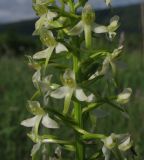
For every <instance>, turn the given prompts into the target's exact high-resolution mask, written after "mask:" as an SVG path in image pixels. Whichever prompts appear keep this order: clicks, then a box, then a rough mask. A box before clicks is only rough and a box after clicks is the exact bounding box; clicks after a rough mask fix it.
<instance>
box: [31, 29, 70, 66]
mask: <svg viewBox="0 0 144 160" xmlns="http://www.w3.org/2000/svg"><path fill="white" fill-rule="evenodd" d="M40 38H41V40H42V41H43V43H44V44H45V45H46V46H47V47H48V48H46V49H45V50H42V51H39V52H37V53H35V54H34V55H33V59H36V60H39V59H46V62H45V68H46V66H47V64H48V62H49V59H50V57H51V55H52V53H53V51H54V50H55V52H56V53H61V52H67V51H68V49H67V48H66V47H65V46H64V45H63V44H62V43H60V42H57V41H56V40H55V38H54V36H53V33H52V32H51V31H49V30H47V29H46V28H43V30H42V31H41V33H40Z"/></svg>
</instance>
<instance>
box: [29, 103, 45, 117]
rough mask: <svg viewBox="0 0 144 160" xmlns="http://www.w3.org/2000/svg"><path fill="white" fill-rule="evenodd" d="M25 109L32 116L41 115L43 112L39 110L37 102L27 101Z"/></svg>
mask: <svg viewBox="0 0 144 160" xmlns="http://www.w3.org/2000/svg"><path fill="white" fill-rule="evenodd" d="M27 109H28V111H29V112H30V113H32V114H33V115H43V114H45V111H44V110H43V109H42V108H41V106H40V103H39V102H38V101H28V105H27Z"/></svg>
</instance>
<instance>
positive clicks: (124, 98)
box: [116, 88, 132, 104]
mask: <svg viewBox="0 0 144 160" xmlns="http://www.w3.org/2000/svg"><path fill="white" fill-rule="evenodd" d="M131 94H132V89H131V88H125V89H124V90H123V92H122V93H120V94H119V95H118V96H117V100H116V101H117V102H118V103H120V104H126V103H128V102H129V99H130V96H131Z"/></svg>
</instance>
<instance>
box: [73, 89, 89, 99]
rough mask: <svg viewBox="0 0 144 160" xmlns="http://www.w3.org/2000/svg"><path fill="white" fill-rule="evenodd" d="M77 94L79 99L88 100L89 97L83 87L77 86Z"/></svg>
mask: <svg viewBox="0 0 144 160" xmlns="http://www.w3.org/2000/svg"><path fill="white" fill-rule="evenodd" d="M75 96H76V98H77V99H78V100H79V101H87V99H88V97H87V96H86V95H85V93H84V91H83V90H82V89H81V88H76V90H75Z"/></svg>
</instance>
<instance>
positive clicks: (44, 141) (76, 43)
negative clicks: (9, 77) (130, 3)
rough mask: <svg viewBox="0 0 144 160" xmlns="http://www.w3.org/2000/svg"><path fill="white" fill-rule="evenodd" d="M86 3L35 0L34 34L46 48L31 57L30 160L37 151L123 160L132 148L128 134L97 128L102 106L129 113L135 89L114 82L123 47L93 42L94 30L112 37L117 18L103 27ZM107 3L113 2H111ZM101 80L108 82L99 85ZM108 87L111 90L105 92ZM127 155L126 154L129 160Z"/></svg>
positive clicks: (52, 159) (53, 157) (55, 159)
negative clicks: (101, 48)
mask: <svg viewBox="0 0 144 160" xmlns="http://www.w3.org/2000/svg"><path fill="white" fill-rule="evenodd" d="M86 2H87V0H79V1H77V2H76V1H74V0H67V1H66V0H59V5H58V4H57V3H56V1H55V0H33V8H34V10H35V11H36V14H37V15H38V16H39V17H40V18H39V20H38V21H37V22H36V25H35V31H34V33H33V35H37V36H39V37H40V40H41V42H42V44H43V46H44V47H43V50H41V51H39V52H37V53H35V54H34V55H33V56H32V57H31V56H28V58H29V66H31V68H33V69H34V72H35V73H34V75H33V76H32V82H33V85H34V87H35V89H36V92H35V93H34V94H33V96H32V98H31V100H30V101H28V107H27V109H28V111H29V112H30V113H31V114H32V115H33V117H32V118H28V119H26V120H24V121H22V122H21V125H23V126H25V127H29V128H32V131H31V132H30V133H28V137H29V138H30V139H31V140H32V141H33V143H34V145H33V148H32V151H31V157H32V160H39V157H38V155H39V154H37V153H38V152H39V153H41V154H42V156H41V157H45V158H47V159H49V160H61V159H63V160H65V159H75V160H85V159H97V160H101V159H105V160H110V159H113V158H114V157H111V156H115V158H117V159H118V160H121V159H122V158H121V156H123V155H121V152H122V153H123V152H127V151H129V150H130V148H131V147H132V145H133V143H132V140H131V137H130V135H129V134H114V133H112V134H111V135H110V136H108V137H107V135H104V134H100V133H97V130H96V129H95V128H96V124H97V123H96V122H97V119H98V118H99V117H103V115H102V116H101V113H100V114H97V112H98V111H99V108H100V107H101V106H102V105H103V104H105V105H107V106H111V107H113V108H115V109H118V111H121V112H125V109H124V108H123V107H124V106H123V105H126V104H127V103H128V102H129V100H130V96H131V94H132V90H131V89H130V88H125V89H119V91H121V92H119V93H117V94H116V93H115V92H114V91H115V90H118V87H117V88H116V89H115V86H116V85H115V84H116V82H115V83H114V85H113V84H112V82H113V81H115V75H116V74H115V73H114V71H115V72H116V71H117V70H116V69H115V67H116V64H115V61H116V60H117V58H118V57H120V54H121V51H122V48H123V47H122V46H120V47H119V48H118V49H114V50H113V51H112V52H111V51H100V52H99V51H96V50H95V49H94V46H93V43H92V39H93V38H95V36H93V35H94V34H106V36H108V37H109V39H110V40H113V38H114V37H115V36H116V30H117V28H118V27H119V23H118V22H119V17H118V16H114V17H112V18H111V20H110V23H109V24H108V25H106V26H104V25H99V24H97V23H95V21H96V19H95V12H94V11H93V9H92V6H91V5H90V4H88V3H86ZM105 2H106V4H107V5H108V6H109V5H110V2H111V0H106V1H105ZM60 4H61V5H60ZM80 8H82V13H81V14H80V15H79V14H77V9H80ZM83 44H85V46H84V45H83ZM110 73H111V74H110ZM113 73H114V74H115V75H113ZM97 80H99V81H101V82H105V81H106V82H107V83H106V84H104V83H97V84H95V82H97ZM101 84H102V86H101ZM108 85H110V86H108ZM107 86H108V87H107ZM104 88H108V89H111V90H108V91H107V93H106V92H104V91H103V89H104ZM51 102H54V103H51ZM125 114H126V113H125ZM106 115H107V114H106ZM63 129H64V130H65V129H67V133H66V135H64V134H61V133H65V132H63ZM56 130H57V131H56ZM67 135H74V136H73V137H72V136H71V137H68V136H67ZM97 141H100V142H101V143H97ZM102 144H103V146H102ZM93 145H96V147H94V149H93V148H92V147H91V146H93ZM96 148H101V151H99V150H95V149H96ZM64 150H66V151H67V152H69V153H71V154H69V153H68V154H67V152H63V151H64ZM89 151H90V152H89ZM46 152H47V153H46ZM62 152H63V153H64V154H62ZM102 153H103V154H102ZM111 153H113V154H111ZM125 155H126V154H124V157H123V158H124V159H127V157H126V156H125Z"/></svg>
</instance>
